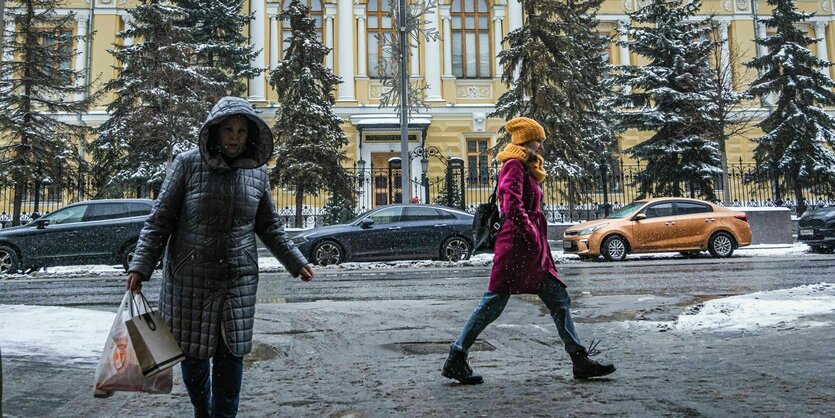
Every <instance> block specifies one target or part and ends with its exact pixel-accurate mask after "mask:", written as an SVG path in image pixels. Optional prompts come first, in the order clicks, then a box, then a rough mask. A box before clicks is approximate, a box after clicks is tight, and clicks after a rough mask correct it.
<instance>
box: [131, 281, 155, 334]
mask: <svg viewBox="0 0 835 418" xmlns="http://www.w3.org/2000/svg"><path fill="white" fill-rule="evenodd" d="M136 293H137V294H138V295H139V298H140V299H141V300H142V307H143V308H145V313H150V312H151V304H150V303H148V299H145V295H143V294H142V292H141V291H136ZM134 309H135V310H136V315H134V314H133V312H134ZM130 316H132V317H137V316H140V317H142V319H143V320H145V323H146V324H147V325H148V328H149V329H150V330H151V331H156V330H157V324H156V322H154V319H153V318H152V317H151V315H142V314H141V313H140V312H139V306H136V305H135V301H134V296H133V295H131V298H130Z"/></svg>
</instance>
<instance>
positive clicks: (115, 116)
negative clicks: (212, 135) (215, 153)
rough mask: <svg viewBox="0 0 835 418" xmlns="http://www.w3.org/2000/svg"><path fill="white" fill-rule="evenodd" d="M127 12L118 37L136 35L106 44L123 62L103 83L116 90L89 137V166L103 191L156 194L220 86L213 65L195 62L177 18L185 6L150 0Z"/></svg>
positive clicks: (192, 139) (189, 39) (193, 139)
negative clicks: (139, 189)
mask: <svg viewBox="0 0 835 418" xmlns="http://www.w3.org/2000/svg"><path fill="white" fill-rule="evenodd" d="M128 13H129V14H130V15H131V17H132V20H131V25H130V26H129V27H128V28H126V30H124V31H123V32H120V33H119V34H118V37H119V38H121V39H125V38H129V37H130V38H133V39H134V40H136V41H138V42H135V43H134V44H133V45H130V46H123V45H116V48H115V49H114V50H111V51H110V52H111V54H113V56H115V57H116V58H117V59H118V60H119V62H120V63H121V66H119V67H117V68H116V69H117V71H118V76H117V77H116V78H114V79H112V80H111V81H109V82H108V83H107V85H106V86H105V90H106V91H108V92H111V93H112V94H113V95H114V96H115V98H114V100H113V101H112V102H111V103H110V105H109V106H108V111H109V112H110V114H111V116H110V118H109V119H108V120H107V121H106V122H105V123H104V124H102V125H101V126H100V128H99V130H98V133H99V136H98V138H97V139H96V141H94V142H93V149H92V152H93V155H94V160H95V164H96V165H95V169H94V170H93V173H92V174H93V175H94V176H95V178H96V180H97V181H96V183H97V186H98V189H99V190H101V191H104V192H105V193H106V192H108V191H109V192H115V193H122V192H124V191H125V190H134V189H136V188H137V187H142V188H148V189H150V190H151V195H154V194H155V193H156V191H157V190H158V188H159V186H160V185H161V184H162V180H163V178H164V177H165V173H166V169H167V167H168V165H169V163H170V162H171V161H173V159H174V157H175V156H176V155H177V154H178V153H180V152H183V151H186V150H188V149H190V148H192V147H193V146H194V144H195V143H196V141H197V135H198V132H199V129H200V126H201V125H202V123H203V122H204V120H205V118H206V115H207V114H208V113H209V110H210V108H211V105H212V101H211V99H212V98H213V97H215V96H216V95H217V94H218V92H222V91H224V89H225V88H226V86H225V84H224V82H223V81H218V80H216V79H215V78H214V77H213V75H214V74H215V71H214V69H213V68H211V67H207V66H205V65H199V64H195V63H196V62H197V54H198V52H199V48H198V47H197V46H196V45H195V44H194V43H193V42H192V35H191V28H189V27H186V26H184V25H182V23H181V22H182V19H183V18H184V16H185V14H184V10H183V9H181V8H179V7H177V6H172V5H167V4H162V3H160V2H157V1H155V0H151V1H146V2H143V3H142V4H140V5H138V6H137V7H136V8H135V9H133V10H129V11H128Z"/></svg>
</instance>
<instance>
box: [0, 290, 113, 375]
mask: <svg viewBox="0 0 835 418" xmlns="http://www.w3.org/2000/svg"><path fill="white" fill-rule="evenodd" d="M114 319H115V314H114V313H112V312H102V311H93V310H88V309H76V308H62V307H58V306H26V305H0V348H2V352H3V357H4V358H7V357H13V356H18V357H19V356H25V357H28V358H32V359H34V360H37V361H44V362H48V363H78V364H92V365H95V364H96V363H98V361H99V358H100V357H101V352H102V350H103V349H104V343H105V340H106V339H107V334H108V333H109V332H110V327H111V326H112V325H113V320H114Z"/></svg>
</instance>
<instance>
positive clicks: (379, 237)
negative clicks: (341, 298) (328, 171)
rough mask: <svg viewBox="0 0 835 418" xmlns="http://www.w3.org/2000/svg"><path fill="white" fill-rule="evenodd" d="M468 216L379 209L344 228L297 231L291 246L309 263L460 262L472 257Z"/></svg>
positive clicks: (407, 207)
mask: <svg viewBox="0 0 835 418" xmlns="http://www.w3.org/2000/svg"><path fill="white" fill-rule="evenodd" d="M472 227H473V216H472V215H470V214H468V213H466V212H462V211H459V210H456V209H452V208H448V207H443V206H433V205H417V204H400V205H389V206H381V207H378V208H375V209H372V210H370V211H368V212H366V213H363V214H362V215H360V216H358V217H356V218H354V219H352V220H351V221H349V222H348V223H346V224H339V225H330V226H324V227H319V228H313V229H311V230H309V231H303V232H301V233H299V234H298V235H296V236H295V237H294V238H293V242H294V243H295V244H296V245H297V246H298V247H299V249H300V250H301V251H302V253H303V254H304V255H305V256H306V257H307V258H308V260H310V261H311V262H312V263H315V264H319V265H323V266H326V265H330V264H339V263H342V262H345V261H385V260H415V259H427V258H428V259H440V260H447V261H458V260H466V259H468V258H469V257H470V253H471V252H472V248H473V244H472Z"/></svg>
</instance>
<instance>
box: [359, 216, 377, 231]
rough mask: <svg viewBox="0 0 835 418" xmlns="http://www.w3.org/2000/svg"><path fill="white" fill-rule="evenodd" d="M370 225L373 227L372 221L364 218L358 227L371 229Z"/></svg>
mask: <svg viewBox="0 0 835 418" xmlns="http://www.w3.org/2000/svg"><path fill="white" fill-rule="evenodd" d="M371 225H374V220H373V219H371V218H365V219H363V220H362V221H361V222H360V227H362V228H363V229H368V228H371Z"/></svg>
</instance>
